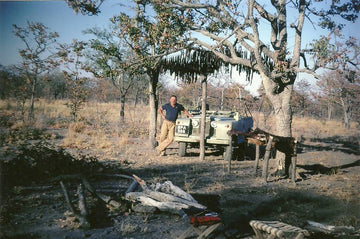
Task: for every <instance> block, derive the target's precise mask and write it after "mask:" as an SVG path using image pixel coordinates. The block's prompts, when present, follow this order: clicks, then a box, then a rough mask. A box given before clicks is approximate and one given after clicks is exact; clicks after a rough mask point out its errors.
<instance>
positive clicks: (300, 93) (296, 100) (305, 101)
mask: <svg viewBox="0 0 360 239" xmlns="http://www.w3.org/2000/svg"><path fill="white" fill-rule="evenodd" d="M310 89H311V85H310V83H309V82H307V81H306V80H300V81H298V82H297V83H296V84H295V89H294V92H293V95H292V99H291V105H292V110H293V112H294V113H297V114H299V115H300V116H301V117H304V116H305V113H306V111H307V109H308V108H309V104H310V99H309V97H310Z"/></svg>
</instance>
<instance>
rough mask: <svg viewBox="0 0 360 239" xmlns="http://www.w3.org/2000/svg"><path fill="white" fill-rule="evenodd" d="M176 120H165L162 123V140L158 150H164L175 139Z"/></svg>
mask: <svg viewBox="0 0 360 239" xmlns="http://www.w3.org/2000/svg"><path fill="white" fill-rule="evenodd" d="M174 135H175V122H171V121H168V120H164V121H163V123H162V125H161V132H160V142H159V146H158V147H157V149H158V151H160V152H162V151H164V150H165V149H166V148H167V147H168V146H169V145H170V144H171V143H172V142H173V140H174Z"/></svg>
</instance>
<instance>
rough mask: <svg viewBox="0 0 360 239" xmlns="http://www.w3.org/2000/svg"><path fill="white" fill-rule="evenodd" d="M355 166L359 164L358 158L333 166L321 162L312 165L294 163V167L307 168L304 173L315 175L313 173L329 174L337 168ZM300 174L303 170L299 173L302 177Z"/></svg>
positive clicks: (335, 171)
mask: <svg viewBox="0 0 360 239" xmlns="http://www.w3.org/2000/svg"><path fill="white" fill-rule="evenodd" d="M356 166H360V160H356V161H355V162H353V163H348V164H344V165H339V166H335V167H326V166H324V165H322V164H312V165H299V164H297V165H296V167H299V168H302V169H305V170H307V172H306V174H311V175H315V174H328V175H331V174H336V173H337V172H338V170H339V169H345V168H351V167H356ZM302 174H304V172H302V173H300V176H302V177H303V176H304V175H302Z"/></svg>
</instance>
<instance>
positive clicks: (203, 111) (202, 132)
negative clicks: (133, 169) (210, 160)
mask: <svg viewBox="0 0 360 239" xmlns="http://www.w3.org/2000/svg"><path fill="white" fill-rule="evenodd" d="M201 78H202V80H201V89H202V101H201V124H200V126H201V128H200V155H199V159H200V160H204V159H205V122H206V98H207V77H206V76H201Z"/></svg>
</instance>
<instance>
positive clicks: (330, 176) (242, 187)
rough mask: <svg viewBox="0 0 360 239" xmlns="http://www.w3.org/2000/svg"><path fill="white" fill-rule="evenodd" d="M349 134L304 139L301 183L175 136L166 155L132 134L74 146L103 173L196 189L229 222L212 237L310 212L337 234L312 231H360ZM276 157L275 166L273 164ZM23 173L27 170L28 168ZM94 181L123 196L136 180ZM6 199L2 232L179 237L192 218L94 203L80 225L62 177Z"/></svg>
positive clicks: (357, 162)
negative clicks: (265, 174) (115, 144)
mask: <svg viewBox="0 0 360 239" xmlns="http://www.w3.org/2000/svg"><path fill="white" fill-rule="evenodd" d="M58 141H59V139H58ZM60 141H61V139H60ZM345 141H346V140H345V139H344V141H342V140H341V139H324V140H321V141H316V142H313V141H310V140H307V141H304V142H302V143H301V145H300V148H299V154H298V161H297V180H296V183H295V184H294V183H292V182H290V180H288V179H284V178H279V177H275V176H270V177H269V180H268V182H267V183H265V182H264V180H263V179H262V178H261V168H260V169H259V170H258V172H257V174H256V173H255V170H254V161H253V160H245V161H232V162H231V172H230V173H228V162H225V161H224V160H222V155H221V154H217V153H216V152H211V151H207V152H206V160H203V161H201V160H199V159H198V150H197V149H191V150H189V151H188V155H187V156H186V157H182V158H181V157H179V156H178V155H177V147H178V145H177V143H173V144H172V145H171V147H170V148H169V149H167V156H157V155H155V153H154V152H153V151H152V150H151V149H149V148H147V147H146V146H145V145H144V143H143V141H141V140H137V139H131V140H130V142H128V144H127V148H126V150H120V151H119V150H117V149H116V148H114V149H112V150H109V149H106V150H102V149H92V150H87V151H81V152H76V153H82V154H87V155H94V156H96V158H97V159H98V160H99V161H100V162H101V163H103V164H104V165H106V167H104V168H101V169H99V170H98V173H101V174H105V173H106V174H109V173H110V174H113V175H115V174H124V173H126V174H128V175H132V174H135V175H137V176H139V177H140V178H142V179H143V180H145V181H146V183H147V184H148V185H150V184H153V183H157V182H164V181H167V180H169V181H171V182H172V183H173V184H174V185H176V186H178V187H180V188H182V189H183V190H185V191H186V192H188V193H190V194H192V195H193V196H194V197H195V199H197V200H198V202H199V203H202V204H203V205H206V206H207V207H208V211H212V212H217V213H218V214H219V216H220V218H221V219H222V222H223V226H222V227H221V228H219V230H218V231H217V232H216V233H214V234H213V235H212V237H211V238H255V236H254V233H253V231H252V229H251V228H250V226H249V221H250V220H276V221H282V222H285V223H288V224H290V225H294V226H298V227H301V228H306V227H307V221H308V220H310V221H315V222H319V223H322V224H327V225H333V226H346V228H347V229H349V230H345V231H342V232H338V233H336V234H333V235H325V234H321V233H315V232H314V233H312V234H311V238H359V235H360V231H359V230H360V201H359V198H360V197H359V196H360V186H359V182H360V157H359V155H360V149H359V143H358V141H357V142H356V143H355V144H351V145H350V146H349V143H348V142H345ZM54 142H55V141H54ZM55 143H59V142H55ZM354 145H355V147H354ZM67 150H68V151H71V149H67ZM72 153H75V151H72ZM273 161H274V160H270V172H271V171H274V165H273ZM260 166H262V161H261V162H260ZM109 168H111V170H109ZM17 173H18V175H19V177H21V174H22V172H17ZM2 180H4V177H3V178H2ZM5 180H6V179H5ZM91 182H92V183H93V184H94V186H95V187H96V189H97V190H98V192H102V193H104V194H108V195H111V196H112V197H114V199H115V200H121V199H123V198H121V195H122V194H123V193H124V191H125V190H126V188H127V187H128V186H129V183H130V181H129V180H125V179H121V178H116V177H111V176H108V177H99V178H95V177H94V178H91ZM66 185H67V186H68V189H69V194H70V197H71V198H72V200H73V202H74V203H75V201H76V197H75V194H76V193H75V192H76V185H77V183H76V182H75V181H73V180H68V181H67V183H66ZM1 204H2V206H1V218H0V219H1V221H0V222H1V232H0V237H1V238H27V239H31V238H64V239H65V238H66V239H69V238H104V239H110V238H148V239H152V238H153V239H155V238H156V239H158V238H177V237H179V236H180V235H181V234H182V233H184V232H185V231H186V230H187V229H188V228H189V226H190V225H189V223H188V222H186V221H185V220H183V219H182V218H181V217H180V216H179V215H176V214H171V213H167V212H159V211H152V210H149V211H147V212H144V211H143V210H142V211H141V212H135V211H136V207H135V208H133V209H132V210H131V209H130V208H131V205H130V206H129V204H127V205H124V207H125V209H124V208H123V209H122V210H113V211H111V210H109V209H108V208H105V207H104V206H103V205H102V206H96V207H94V208H96V210H95V209H94V211H93V212H92V214H93V216H92V221H91V222H92V225H93V226H92V227H91V228H90V229H82V228H77V226H76V223H77V222H76V220H74V218H73V217H72V216H71V215H70V213H69V211H70V210H69V207H68V205H67V204H66V201H65V199H64V194H63V192H62V190H61V187H60V185H59V183H58V181H56V180H55V181H42V182H34V183H28V184H27V185H24V186H22V185H20V186H16V187H14V188H13V189H12V190H11V192H10V193H6V194H5V195H4V196H3V197H2V203H1ZM89 204H91V202H89ZM93 204H96V202H93ZM96 205H97V204H96ZM194 235H195V234H194Z"/></svg>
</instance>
